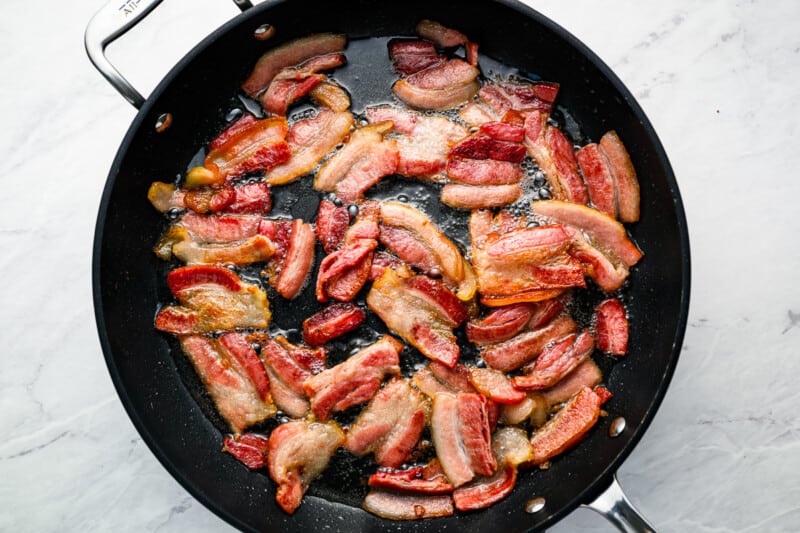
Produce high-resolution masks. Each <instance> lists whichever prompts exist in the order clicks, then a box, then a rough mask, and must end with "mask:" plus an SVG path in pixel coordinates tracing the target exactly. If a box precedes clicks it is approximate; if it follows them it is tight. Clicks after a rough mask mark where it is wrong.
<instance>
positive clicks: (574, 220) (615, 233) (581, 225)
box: [531, 200, 642, 267]
mask: <svg viewBox="0 0 800 533" xmlns="http://www.w3.org/2000/svg"><path fill="white" fill-rule="evenodd" d="M531 210H532V211H533V213H534V214H535V215H537V216H539V217H544V218H547V219H549V220H552V221H554V222H557V223H559V224H565V225H569V226H574V227H575V228H577V229H579V230H581V231H582V232H583V233H584V234H585V235H586V236H587V237H588V238H589V239H591V240H592V242H593V243H594V244H596V245H597V246H598V247H600V248H601V249H602V250H603V251H605V252H607V253H610V254H612V256H613V257H615V258H618V259H619V260H620V261H621V262H622V263H623V264H624V265H625V266H628V267H631V266H633V265H635V264H636V263H637V262H638V261H639V259H641V258H642V252H641V251H640V250H639V249H638V248H637V247H636V245H635V244H634V243H633V242H631V240H630V239H629V238H628V234H627V233H626V232H625V227H624V226H623V225H622V224H620V223H619V222H617V221H616V220H614V219H613V218H611V217H609V216H608V215H606V214H604V213H601V212H600V211H597V210H596V209H592V208H591V207H586V206H584V205H576V204H571V203H567V202H561V201H558V200H546V201H538V202H533V204H532V205H531Z"/></svg>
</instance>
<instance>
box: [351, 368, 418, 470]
mask: <svg viewBox="0 0 800 533" xmlns="http://www.w3.org/2000/svg"><path fill="white" fill-rule="evenodd" d="M428 411H429V406H428V402H427V401H426V400H425V397H424V396H423V395H422V393H420V392H419V391H417V390H416V389H414V388H412V387H411V384H410V382H409V381H408V380H406V379H403V378H394V379H392V381H390V382H389V383H387V384H386V385H385V386H384V387H383V388H382V389H381V390H380V391H378V393H377V394H376V395H375V397H374V398H373V399H372V401H371V402H370V403H369V405H368V406H367V408H366V409H364V410H363V411H361V414H360V415H358V418H357V419H356V421H355V422H354V423H353V425H352V426H351V427H350V429H349V430H348V432H347V441H346V442H345V444H344V447H345V448H347V449H348V450H349V451H351V452H353V453H354V454H356V455H364V454H367V453H369V452H374V453H375V462H376V463H378V464H379V465H381V466H387V467H391V468H398V467H399V466H400V465H402V464H403V463H404V462H405V461H406V460H408V458H409V456H410V455H411V452H412V451H414V448H415V447H416V445H417V441H419V438H420V435H422V430H423V429H425V423H426V421H427V419H428Z"/></svg>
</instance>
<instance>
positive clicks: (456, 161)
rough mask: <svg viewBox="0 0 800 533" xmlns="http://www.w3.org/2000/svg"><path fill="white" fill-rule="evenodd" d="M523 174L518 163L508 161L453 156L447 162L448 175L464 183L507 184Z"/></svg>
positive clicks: (520, 177) (516, 181)
mask: <svg viewBox="0 0 800 533" xmlns="http://www.w3.org/2000/svg"><path fill="white" fill-rule="evenodd" d="M523 174H524V173H523V171H522V167H521V166H520V165H518V164H516V163H512V162H509V161H495V160H494V159H462V158H453V159H451V160H450V161H448V163H447V175H448V177H450V179H452V180H455V181H458V182H460V183H463V184H465V185H509V184H513V183H518V182H519V181H520V180H522V177H523Z"/></svg>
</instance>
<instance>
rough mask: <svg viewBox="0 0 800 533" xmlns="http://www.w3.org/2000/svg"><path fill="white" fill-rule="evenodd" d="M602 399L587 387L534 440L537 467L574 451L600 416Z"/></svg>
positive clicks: (535, 434) (532, 443)
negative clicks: (569, 451) (573, 448)
mask: <svg viewBox="0 0 800 533" xmlns="http://www.w3.org/2000/svg"><path fill="white" fill-rule="evenodd" d="M601 404H602V398H601V397H600V396H598V395H597V394H595V393H594V392H593V391H592V389H590V388H588V387H584V388H582V389H581V390H580V391H579V392H578V393H577V394H576V395H575V396H574V397H573V398H572V399H571V400H570V401H569V402H567V404H566V405H565V406H564V407H563V408H562V409H561V410H560V411H559V412H558V413H556V415H555V416H554V417H553V418H551V419H550V420H549V421H548V422H547V423H546V424H545V425H544V426H543V427H542V428H541V429H540V430H538V431H537V432H536V433H534V434H533V436H532V437H531V445H532V446H533V460H532V461H531V462H532V463H533V464H535V465H540V464H542V463H544V462H545V461H547V460H549V459H551V458H553V457H555V456H556V455H558V454H560V453H562V452H564V451H566V450H567V449H569V448H571V447H572V446H574V445H575V444H577V442H578V441H579V440H580V439H581V438H582V437H583V436H584V435H585V434H586V432H588V431H589V430H590V429H591V428H592V426H594V424H595V423H596V422H597V419H598V417H599V416H600V405H601Z"/></svg>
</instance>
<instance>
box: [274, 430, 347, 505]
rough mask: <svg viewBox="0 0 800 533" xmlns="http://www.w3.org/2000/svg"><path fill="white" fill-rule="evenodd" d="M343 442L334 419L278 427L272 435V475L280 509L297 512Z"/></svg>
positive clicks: (340, 431)
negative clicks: (323, 422)
mask: <svg viewBox="0 0 800 533" xmlns="http://www.w3.org/2000/svg"><path fill="white" fill-rule="evenodd" d="M343 442H344V433H343V432H342V430H341V429H340V428H339V426H338V425H337V424H336V423H335V422H328V423H325V424H322V423H319V422H308V421H306V420H295V421H292V422H287V423H286V424H282V425H280V426H278V427H277V428H275V430H274V431H273V432H272V435H270V437H269V455H268V460H267V462H268V465H269V475H270V477H271V478H272V480H273V481H274V482H275V483H277V484H278V490H277V492H276V494H275V499H276V501H277V502H278V505H280V506H281V509H283V510H284V511H286V512H287V513H289V514H292V513H294V511H295V510H296V509H297V507H298V506H299V505H300V502H301V501H302V499H303V494H305V492H306V489H308V486H309V485H310V484H311V482H312V481H314V479H316V478H317V476H319V475H320V474H321V473H322V471H323V470H325V468H326V467H327V466H328V462H329V461H330V459H331V456H332V455H333V452H335V451H336V449H337V448H339V446H341V445H342V443H343Z"/></svg>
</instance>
